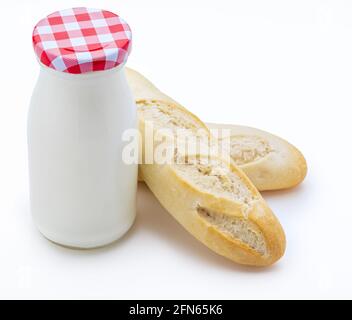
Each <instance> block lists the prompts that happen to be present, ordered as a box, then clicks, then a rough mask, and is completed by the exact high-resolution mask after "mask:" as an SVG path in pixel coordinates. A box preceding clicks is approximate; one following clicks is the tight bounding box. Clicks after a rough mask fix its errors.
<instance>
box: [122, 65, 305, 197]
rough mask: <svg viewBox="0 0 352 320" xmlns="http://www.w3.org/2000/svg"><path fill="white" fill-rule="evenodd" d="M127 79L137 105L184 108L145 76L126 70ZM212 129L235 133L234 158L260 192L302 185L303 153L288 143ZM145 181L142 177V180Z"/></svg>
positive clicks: (243, 130)
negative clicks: (150, 103) (160, 102)
mask: <svg viewBox="0 0 352 320" xmlns="http://www.w3.org/2000/svg"><path fill="white" fill-rule="evenodd" d="M126 75H127V79H128V81H129V84H130V86H131V88H132V91H133V93H134V96H135V100H136V101H137V102H139V101H143V100H148V99H149V100H163V101H165V102H169V103H172V104H177V105H178V106H179V107H180V108H183V107H182V106H181V105H180V104H178V103H177V102H175V101H174V100H173V99H172V98H170V97H169V96H167V95H166V94H164V93H162V92H161V91H160V90H159V89H158V88H156V87H155V85H154V84H152V83H151V82H150V81H149V80H148V79H146V78H145V77H144V76H143V75H141V74H140V73H138V72H137V71H134V70H132V69H129V68H126ZM207 126H208V127H209V128H210V129H230V130H231V141H230V143H231V157H232V159H233V161H234V163H235V164H236V165H238V166H239V167H240V168H241V169H242V170H243V171H244V172H245V173H246V174H247V175H248V177H249V178H250V179H251V180H252V182H253V184H254V185H255V186H256V187H257V188H258V190H260V191H265V190H280V189H287V188H291V187H294V186H296V185H298V184H299V183H301V182H302V181H303V180H304V178H305V176H306V174H307V163H306V160H305V158H304V156H303V155H302V153H301V152H300V151H299V150H298V149H297V148H295V147H294V146H293V145H291V144H290V143H288V142H287V141H285V140H283V139H281V138H279V137H277V136H274V135H272V134H270V133H267V132H264V131H262V130H258V129H254V128H249V127H243V126H236V125H223V124H212V123H207ZM139 178H140V180H141V176H139Z"/></svg>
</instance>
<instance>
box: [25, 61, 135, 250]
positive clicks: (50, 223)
mask: <svg viewBox="0 0 352 320" xmlns="http://www.w3.org/2000/svg"><path fill="white" fill-rule="evenodd" d="M123 68H124V66H123V65H120V66H118V67H115V68H112V69H110V70H105V71H98V72H91V73H83V74H78V75H77V74H69V73H64V72H58V71H56V70H52V69H50V68H48V67H46V66H44V65H41V70H40V75H39V79H38V82H37V84H36V87H35V89H34V93H33V96H32V100H31V105H30V109H29V114H28V148H29V174H30V202H31V212H32V215H33V218H34V221H35V223H36V225H37V227H38V229H39V230H40V232H41V233H42V234H43V235H44V236H45V237H46V238H48V239H50V240H52V241H54V242H56V243H59V244H62V245H65V246H70V247H79V248H92V247H99V246H103V245H106V244H108V243H110V242H112V241H114V240H116V239H118V238H120V237H121V236H122V235H123V234H125V233H126V231H127V230H128V229H129V228H130V227H131V225H132V224H133V221H134V218H135V212H136V201H135V197H136V188H137V164H133V165H131V164H125V163H124V162H123V160H122V149H123V147H124V145H125V143H126V142H123V141H122V133H123V132H124V130H126V129H129V128H136V125H137V121H136V106H135V104H134V101H133V98H132V95H131V92H130V89H129V87H128V85H127V81H126V78H125V74H124V70H123Z"/></svg>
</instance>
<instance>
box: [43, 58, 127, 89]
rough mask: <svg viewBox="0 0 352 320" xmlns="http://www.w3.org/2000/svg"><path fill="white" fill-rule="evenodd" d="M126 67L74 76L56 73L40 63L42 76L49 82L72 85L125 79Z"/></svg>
mask: <svg viewBox="0 0 352 320" xmlns="http://www.w3.org/2000/svg"><path fill="white" fill-rule="evenodd" d="M124 67H125V65H124V64H122V65H119V66H117V67H115V68H112V69H109V70H103V71H94V72H87V73H82V74H73V73H67V72H61V71H56V70H54V69H51V68H49V67H47V66H45V65H43V64H42V63H40V76H41V77H44V78H46V79H48V80H49V79H51V80H54V81H58V82H61V81H64V82H66V83H67V82H71V83H82V84H84V83H86V84H89V83H90V82H92V81H94V83H99V82H106V81H109V80H112V79H114V80H116V78H119V77H124Z"/></svg>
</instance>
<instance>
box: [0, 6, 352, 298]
mask: <svg viewBox="0 0 352 320" xmlns="http://www.w3.org/2000/svg"><path fill="white" fill-rule="evenodd" d="M81 5H85V6H90V7H101V8H105V9H108V10H111V11H114V12H117V13H119V14H120V15H121V16H122V17H124V18H125V19H126V20H127V21H128V22H129V24H130V25H131V27H132V29H133V33H134V49H133V52H132V55H131V57H130V59H129V66H131V67H134V68H136V69H137V70H139V71H141V72H142V73H144V74H145V75H146V76H148V77H149V78H150V79H151V80H153V81H154V82H155V83H156V84H157V85H158V86H159V87H160V88H161V89H162V90H163V91H165V92H166V93H168V94H170V95H171V96H172V97H174V98H175V99H177V100H179V101H180V102H181V103H183V104H184V105H185V106H186V107H188V108H189V109H190V110H191V111H193V112H194V113H196V114H197V115H198V116H199V117H200V118H201V119H203V120H205V121H213V122H224V123H225V122H226V123H237V124H244V125H250V126H255V127H259V128H262V129H265V130H267V131H270V132H273V133H276V134H278V135H280V136H282V137H285V138H286V139H287V140H289V141H290V142H292V143H294V144H295V145H297V146H298V147H299V148H300V149H301V150H302V151H303V153H304V154H305V156H306V158H307V160H308V164H309V175H308V177H307V179H306V181H305V182H304V184H303V185H301V186H300V187H299V188H297V189H295V190H291V191H285V192H272V193H265V194H264V197H265V198H266V199H267V201H268V202H269V204H270V205H271V207H272V208H273V210H274V212H275V213H276V214H277V216H278V217H279V219H280V220H281V222H282V225H283V227H284V229H285V230H286V234H287V242H288V247H287V252H286V255H285V256H284V258H283V259H282V260H281V261H280V262H279V263H278V264H277V265H275V266H274V267H272V268H268V269H259V270H257V269H251V268H245V267H240V266H237V265H234V264H233V263H231V262H229V261H227V260H225V259H224V258H222V257H219V256H217V255H215V254H214V253H212V252H211V251H209V250H208V249H206V248H205V247H204V246H203V245H202V244H200V243H198V242H197V241H196V240H194V239H193V238H192V237H191V236H190V235H189V234H188V233H186V231H184V230H183V229H182V227H180V226H179V225H178V224H177V223H176V222H175V221H174V220H173V218H171V216H169V215H168V214H167V213H166V212H165V211H164V210H163V209H162V208H161V207H160V206H159V205H158V203H157V202H156V200H155V199H154V197H153V196H152V195H151V193H150V192H149V191H148V190H147V188H146V187H145V186H143V185H141V186H140V188H139V189H140V190H139V199H138V218H137V221H136V223H135V225H134V227H133V228H132V229H131V231H130V232H129V233H128V235H127V236H126V237H125V238H123V239H122V240H121V241H120V242H118V243H116V244H113V245H111V246H108V247H106V248H104V249H99V250H93V251H75V250H69V249H65V248H62V247H59V246H57V245H54V244H52V243H50V242H48V241H47V240H45V239H44V238H43V237H42V236H41V235H40V234H39V233H38V232H37V230H36V229H35V226H34V225H33V223H32V220H31V217H30V213H29V209H28V186H27V184H28V182H27V180H28V177H27V150H26V114H27V110H28V103H29V99H30V95H31V92H32V89H33V86H34V84H35V81H36V77H37V75H38V71H39V67H38V64H37V62H36V59H35V57H34V53H33V51H32V46H31V32H32V27H33V26H34V24H35V23H36V22H37V21H38V20H39V19H41V18H42V17H44V16H45V15H47V14H48V13H51V12H52V11H56V10H58V9H62V8H66V7H73V6H81ZM351 17H352V2H351V1H347V0H346V1H338V0H333V1H328V0H326V1H309V0H299V1H298V0H295V1H282V0H277V1H262V0H258V1H250V0H247V1H233V0H228V1H225V0H216V1H215V0H213V1H207V0H202V1H190V0H177V1H161V0H160V1H157V0H148V1H142V0H141V1H136V0H128V1H127V0H125V1H122V0H120V1H117V0H114V1H63V0H61V1H49V0H41V1H28V0H26V1H25V0H22V1H20V0H16V1H1V4H0V30H1V31H0V32H1V42H0V298H49V299H50V298H119V299H130V298H145V299H153V298H166V299H167V298H184V299H188V298H199V299H203V298H209V299H216V298H224V299H239V298H241V299H242V298H243V299H244V298H352V292H351V285H352V256H351V244H352V241H351V224H352V209H351V198H352V197H351V191H350V190H351V188H350V182H351V178H352V177H351V169H350V168H351V165H352V153H351V136H352V135H351V121H350V114H351V112H350V111H351V108H352V19H351Z"/></svg>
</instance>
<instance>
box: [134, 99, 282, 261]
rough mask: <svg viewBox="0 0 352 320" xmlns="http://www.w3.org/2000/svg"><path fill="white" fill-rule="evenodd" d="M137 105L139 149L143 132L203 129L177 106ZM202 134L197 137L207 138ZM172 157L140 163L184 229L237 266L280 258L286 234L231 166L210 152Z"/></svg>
mask: <svg viewBox="0 0 352 320" xmlns="http://www.w3.org/2000/svg"><path fill="white" fill-rule="evenodd" d="M137 105H138V115H139V117H138V118H139V129H140V132H141V133H142V138H143V139H142V140H143V141H142V146H143V148H145V146H147V145H148V144H149V141H145V140H146V137H145V135H144V133H145V132H147V131H150V130H154V131H157V130H160V129H162V128H164V127H166V128H168V129H171V130H173V129H176V128H184V129H187V130H191V131H192V132H194V134H198V132H199V131H198V130H199V129H202V128H203V129H204V128H206V127H205V125H204V124H203V123H202V122H201V121H200V120H199V119H198V118H197V117H195V116H194V115H192V114H191V113H189V112H187V111H186V110H185V109H184V108H182V107H181V106H179V105H177V104H172V103H171V102H165V101H160V100H147V99H144V100H139V101H138V102H137ZM148 127H149V128H148ZM202 132H203V133H204V130H203V131H202ZM205 132H206V133H205V135H204V136H203V135H202V134H200V135H199V138H200V139H205V140H206V139H207V137H208V136H209V133H208V131H207V130H205ZM143 154H145V150H143ZM172 155H173V156H172V157H173V159H172V160H173V161H172V162H171V163H164V164H158V163H152V164H145V163H142V164H141V165H140V170H141V174H142V176H143V178H144V181H145V182H146V184H147V185H148V187H149V188H150V190H151V191H152V192H153V194H154V195H155V196H156V198H157V199H158V200H159V201H160V203H161V204H162V205H163V206H164V208H165V209H166V210H167V211H168V212H170V214H171V215H172V216H173V217H174V218H175V219H176V220H177V221H178V222H179V223H180V224H181V225H182V226H183V227H184V228H185V229H186V230H188V231H189V232H190V233H191V234H192V235H193V236H194V237H196V238H197V239H198V240H200V241H201V242H202V243H204V244H205V245H206V246H208V247H209V248H210V249H212V250H213V251H215V252H216V253H218V254H220V255H222V256H224V257H226V258H228V259H231V260H232V261H234V262H237V263H240V264H244V265H252V266H268V265H271V264H273V263H274V262H276V261H277V260H278V259H279V258H280V257H282V255H283V254H284V251H285V235H284V231H283V229H282V227H281V225H280V223H279V221H278V220H277V219H276V217H275V216H274V214H273V213H272V211H271V210H270V208H269V207H268V206H267V204H266V203H265V201H264V200H263V198H262V197H261V195H260V194H259V192H258V191H257V189H256V188H255V187H254V185H253V184H252V183H251V181H250V180H249V179H248V178H247V176H246V175H245V174H244V173H243V172H242V171H241V170H240V169H239V168H237V167H236V166H235V165H234V164H233V162H231V161H230V162H229V161H226V160H225V159H223V158H220V157H219V156H218V155H212V154H211V155H210V156H209V155H204V154H199V153H195V154H186V155H184V154H182V153H181V154H180V153H179V150H178V149H175V150H173V153H172Z"/></svg>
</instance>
